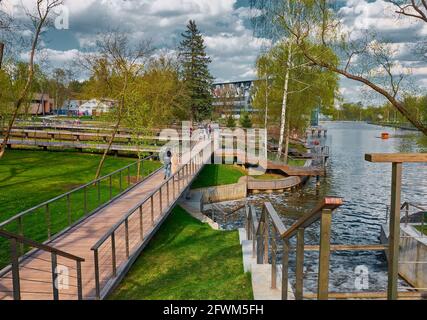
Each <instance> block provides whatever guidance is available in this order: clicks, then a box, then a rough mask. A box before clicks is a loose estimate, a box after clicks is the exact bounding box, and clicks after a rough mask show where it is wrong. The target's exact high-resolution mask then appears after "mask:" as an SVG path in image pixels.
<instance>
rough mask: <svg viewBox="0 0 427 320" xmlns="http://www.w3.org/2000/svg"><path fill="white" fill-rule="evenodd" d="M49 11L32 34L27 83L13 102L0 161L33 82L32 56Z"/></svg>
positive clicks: (0, 146)
mask: <svg viewBox="0 0 427 320" xmlns="http://www.w3.org/2000/svg"><path fill="white" fill-rule="evenodd" d="M37 5H38V9H39V12H40V3H39V2H37ZM50 9H52V7H48V8H47V9H46V12H45V15H44V16H42V17H41V19H40V21H39V22H38V24H37V27H36V31H35V33H34V39H33V42H32V45H31V51H30V60H29V63H28V77H27V81H26V83H25V86H24V88H23V89H22V91H21V92H20V94H19V97H18V99H17V100H16V102H15V106H14V111H13V115H12V119H11V120H10V122H9V125H8V127H7V131H6V134H5V136H4V138H3V142H2V144H1V145H0V159H1V158H2V157H3V155H4V153H5V150H6V147H7V144H8V141H9V138H10V136H11V132H12V128H13V125H14V123H15V120H16V118H17V116H18V113H19V109H20V108H21V105H22V103H23V102H24V100H25V98H26V97H27V95H28V91H29V90H30V87H31V84H32V82H33V77H34V56H35V53H36V48H37V44H38V40H39V37H40V33H41V31H42V28H43V26H44V24H45V21H46V19H47V16H48V14H49V11H50Z"/></svg>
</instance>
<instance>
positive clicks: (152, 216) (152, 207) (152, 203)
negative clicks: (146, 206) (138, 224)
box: [150, 196, 154, 226]
mask: <svg viewBox="0 0 427 320" xmlns="http://www.w3.org/2000/svg"><path fill="white" fill-rule="evenodd" d="M150 200H151V225H153V226H154V199H153V196H151V198H150Z"/></svg>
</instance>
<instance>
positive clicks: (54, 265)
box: [0, 230, 85, 300]
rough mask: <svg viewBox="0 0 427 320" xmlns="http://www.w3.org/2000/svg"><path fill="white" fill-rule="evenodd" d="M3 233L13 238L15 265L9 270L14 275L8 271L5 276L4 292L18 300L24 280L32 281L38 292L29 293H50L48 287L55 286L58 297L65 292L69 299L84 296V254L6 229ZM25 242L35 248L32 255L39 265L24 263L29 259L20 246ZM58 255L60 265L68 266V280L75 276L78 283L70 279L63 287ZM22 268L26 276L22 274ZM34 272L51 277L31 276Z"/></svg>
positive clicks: (4, 235) (0, 293) (5, 237)
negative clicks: (40, 242) (73, 253)
mask: <svg viewBox="0 0 427 320" xmlns="http://www.w3.org/2000/svg"><path fill="white" fill-rule="evenodd" d="M0 237H1V238H3V239H6V240H7V241H8V242H9V246H10V265H11V267H10V270H9V271H8V273H11V276H9V275H8V274H6V275H5V276H2V278H1V280H2V281H3V283H2V286H1V288H0V295H4V296H13V299H14V300H21V282H30V283H31V286H30V287H31V288H34V292H32V291H27V292H25V293H24V294H26V295H31V294H40V292H43V294H45V295H48V294H49V292H48V291H44V290H46V288H48V287H51V290H52V291H51V294H52V297H53V299H54V300H59V297H60V296H61V295H64V296H65V298H66V299H67V300H69V299H71V298H77V299H78V300H82V299H83V293H82V265H81V264H82V262H84V261H85V260H84V259H83V258H80V257H77V256H75V255H72V254H69V253H66V252H64V251H61V250H58V249H55V248H53V247H51V246H47V245H43V244H39V243H37V242H35V241H33V240H30V239H27V238H25V237H22V236H19V235H15V234H13V233H10V232H7V231H4V230H0ZM24 245H25V246H28V247H30V248H32V249H33V250H32V251H33V253H32V254H31V257H32V258H33V259H37V262H38V263H37V264H36V265H37V269H35V268H34V265H33V266H32V267H31V268H30V267H27V266H26V265H25V263H24V262H25V259H20V258H19V247H22V246H24ZM58 258H62V260H61V262H60V265H61V266H62V267H66V269H67V275H66V277H67V282H68V281H69V279H74V280H75V285H72V284H69V283H67V285H66V287H64V288H61V281H60V280H59V277H60V274H59V273H60V272H59V269H58V266H59V263H58ZM66 261H72V263H74V264H75V265H74V266H73V265H67V262H66ZM46 264H47V265H46ZM27 269H29V270H27ZM70 270H71V271H70ZM21 272H22V273H23V274H24V276H21ZM33 272H39V275H40V273H41V274H43V273H44V274H49V279H50V281H48V280H46V279H45V278H44V277H41V276H39V277H31V278H30V277H29V276H28V275H31V274H32V273H33ZM41 278H42V279H41ZM5 280H10V282H11V283H10V284H9V285H4V281H5ZM70 288H71V289H70ZM27 290H28V289H27ZM70 290H71V291H70Z"/></svg>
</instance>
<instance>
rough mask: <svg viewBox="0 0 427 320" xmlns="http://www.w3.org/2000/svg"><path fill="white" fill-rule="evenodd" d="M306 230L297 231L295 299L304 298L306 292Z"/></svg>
mask: <svg viewBox="0 0 427 320" xmlns="http://www.w3.org/2000/svg"><path fill="white" fill-rule="evenodd" d="M304 232H305V229H303V228H301V229H298V232H297V256H296V285H295V299H296V300H302V299H303V294H304V287H303V286H304Z"/></svg>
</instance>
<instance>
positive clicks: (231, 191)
mask: <svg viewBox="0 0 427 320" xmlns="http://www.w3.org/2000/svg"><path fill="white" fill-rule="evenodd" d="M244 178H245V177H244ZM247 191H248V189H247V183H246V178H245V179H241V180H240V181H239V183H235V184H229V185H225V186H217V187H210V188H201V189H195V190H191V195H192V196H193V195H195V194H202V198H201V199H202V200H201V201H202V202H203V204H206V203H209V202H213V203H215V202H224V201H232V200H240V199H244V198H246V197H247V195H248V192H247Z"/></svg>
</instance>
